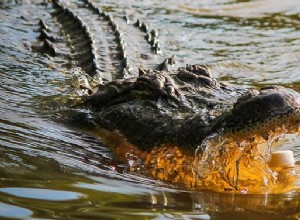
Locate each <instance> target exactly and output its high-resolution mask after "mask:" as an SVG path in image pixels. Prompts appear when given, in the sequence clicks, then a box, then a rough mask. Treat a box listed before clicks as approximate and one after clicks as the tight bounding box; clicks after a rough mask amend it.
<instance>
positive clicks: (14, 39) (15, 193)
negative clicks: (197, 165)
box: [0, 0, 300, 219]
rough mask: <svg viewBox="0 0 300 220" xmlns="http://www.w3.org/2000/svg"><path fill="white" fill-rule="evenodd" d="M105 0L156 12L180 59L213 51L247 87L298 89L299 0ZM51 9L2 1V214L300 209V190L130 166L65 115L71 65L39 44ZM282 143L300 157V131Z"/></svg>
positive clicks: (287, 212) (218, 215) (198, 59)
mask: <svg viewBox="0 0 300 220" xmlns="http://www.w3.org/2000/svg"><path fill="white" fill-rule="evenodd" d="M3 2H4V1H1V3H3ZM96 4H97V5H99V6H101V7H102V8H103V9H104V10H106V11H109V12H110V13H112V14H113V15H114V16H116V17H118V16H120V15H123V14H124V11H129V12H130V13H134V14H135V15H136V16H137V17H140V18H142V19H145V20H147V22H148V23H149V24H150V25H151V27H156V28H158V29H159V33H160V41H161V45H162V50H163V52H164V54H165V55H172V54H175V55H176V57H177V59H178V62H179V64H182V65H183V64H185V63H205V64H207V65H209V67H210V68H211V71H212V73H213V75H214V76H215V77H217V78H219V79H221V80H224V81H228V82H230V83H233V84H239V85H242V86H244V87H261V86H263V85H269V84H279V85H284V86H288V87H291V88H293V89H295V90H297V91H298V92H300V84H299V80H300V75H299V74H298V71H299V69H300V63H299V55H300V46H299V45H300V44H299V43H300V39H299V36H300V17H299V12H300V3H299V2H298V1H297V0H289V1H284V2H282V1H279V0H278V1H277V0H273V1H271V0H259V1H253V2H252V1H233V0H232V1H230V0H216V1H201V2H197V1H191V0H186V1H170V0H165V1H158V0H157V1H151V2H149V1H143V0H141V1H131V0H126V1H101V2H96ZM38 7H41V8H42V7H43V6H41V5H40V6H38ZM43 16H48V14H46V13H45V12H44V11H43V10H36V6H34V5H30V4H26V2H25V3H24V4H23V5H14V6H10V7H6V8H1V9H0V26H1V28H0V44H1V45H0V155H1V157H0V218H3V219H7V218H17V219H54V218H55V219H232V218H234V219H253V218H257V219H290V218H294V219H298V218H299V216H300V195H299V193H288V194H284V195H234V194H217V193H212V192H205V191H203V192H202V191H198V192H194V191H186V190H184V189H180V188H178V187H175V186H172V185H168V184H166V183H162V182H160V181H155V180H151V179H149V178H146V177H144V176H142V175H139V174H136V173H130V172H126V168H125V165H124V164H122V163H121V162H119V161H114V160H113V159H112V152H111V151H110V149H109V148H107V147H106V146H105V145H104V144H102V143H101V140H99V138H97V137H95V136H93V135H91V134H90V133H89V132H88V131H87V130H86V129H85V128H84V127H81V126H75V125H74V124H69V123H68V122H67V121H66V120H64V117H63V115H62V114H61V112H62V111H61V110H64V109H66V108H68V103H69V102H68V98H69V97H70V95H71V94H74V90H75V89H74V87H73V86H72V76H71V74H70V73H68V69H64V68H63V67H61V66H60V65H58V64H56V63H55V62H54V61H53V60H51V59H47V58H46V57H44V56H43V55H41V54H38V53H34V52H31V49H30V48H31V47H30V45H31V44H32V43H34V42H36V39H37V37H38V34H39V33H38V32H35V31H34V30H35V28H37V27H38V26H37V23H38V19H39V18H40V17H43ZM282 143H283V145H282V146H281V148H283V149H293V151H294V154H295V156H296V160H298V161H299V160H300V148H299V145H300V141H299V138H298V139H297V138H295V137H288V138H287V139H284V140H282Z"/></svg>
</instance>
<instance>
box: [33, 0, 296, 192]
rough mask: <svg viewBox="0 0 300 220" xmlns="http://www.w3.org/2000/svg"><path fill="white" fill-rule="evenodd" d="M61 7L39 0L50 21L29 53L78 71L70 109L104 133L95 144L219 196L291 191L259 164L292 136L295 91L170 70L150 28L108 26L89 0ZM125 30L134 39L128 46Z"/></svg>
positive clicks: (108, 19)
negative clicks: (82, 112)
mask: <svg viewBox="0 0 300 220" xmlns="http://www.w3.org/2000/svg"><path fill="white" fill-rule="evenodd" d="M70 2H71V3H68V4H65V3H64V2H60V1H59V0H56V1H54V2H53V3H46V5H47V6H46V7H47V8H49V7H50V9H48V10H49V11H50V15H51V16H50V17H51V18H48V19H47V21H45V19H44V18H41V19H40V21H39V24H38V26H39V31H40V36H39V39H38V44H36V45H34V46H33V50H34V51H36V52H39V53H43V54H45V56H47V57H50V58H51V57H54V58H55V59H57V60H59V61H60V65H62V66H65V67H66V68H68V69H71V70H72V68H73V67H74V66H75V67H79V69H74V72H76V74H77V75H80V76H81V77H83V80H82V81H81V83H80V91H81V95H82V102H81V103H79V104H78V103H77V104H76V105H75V107H74V108H77V107H80V108H84V109H87V110H88V111H89V112H90V114H91V118H89V119H88V120H90V121H91V122H92V124H94V125H95V126H97V128H98V129H99V130H101V131H102V130H103V131H104V133H102V136H103V142H105V143H106V144H107V145H109V146H110V147H111V148H112V149H113V151H114V152H115V154H116V156H117V157H118V158H120V159H122V160H123V161H124V162H128V164H129V165H130V168H131V170H133V171H134V172H141V173H143V174H144V175H149V176H151V177H154V178H156V179H159V180H163V181H166V182H172V183H176V184H178V185H183V186H184V187H188V188H193V189H211V190H215V191H221V192H224V191H234V192H255V193H257V192H258V193H261V192H272V193H274V192H283V191H286V190H290V189H291V188H292V187H293V183H295V181H296V180H295V179H296V176H295V175H294V174H290V176H289V179H290V182H287V181H284V182H283V179H284V178H279V177H278V176H280V175H279V174H280V172H281V171H278V170H274V169H273V168H271V167H269V166H268V161H269V160H270V154H271V153H270V149H271V144H272V143H273V142H274V141H276V140H278V138H280V137H281V136H282V135H284V134H286V133H292V134H294V133H297V132H298V124H299V122H300V94H299V93H298V92H296V91H294V90H292V89H289V88H284V87H282V86H266V87H263V88H261V89H259V90H256V89H245V88H243V87H239V86H237V85H229V84H227V83H225V82H219V81H218V80H217V79H215V78H214V77H213V76H212V74H211V73H210V70H209V68H208V67H207V66H205V65H201V64H195V65H186V66H185V67H179V68H177V69H176V68H172V67H171V66H172V65H173V64H174V62H175V60H174V57H172V56H171V57H170V58H166V59H163V61H162V62H161V63H159V62H157V60H158V59H161V58H162V54H163V53H161V51H162V49H161V46H160V43H159V39H158V31H156V30H150V29H149V25H148V24H146V23H145V22H141V21H140V20H138V21H137V22H132V19H131V17H130V16H124V19H123V20H121V19H120V18H119V22H123V23H124V25H123V26H124V27H123V26H118V24H117V22H116V21H115V20H114V18H113V17H112V16H111V15H110V14H109V13H107V12H105V11H103V10H101V8H99V7H98V6H97V5H95V4H94V3H93V2H91V1H90V0H84V1H78V2H76V4H75V3H72V1H70ZM49 5H50V6H49ZM93 21H94V22H98V24H99V25H97V26H96V25H92V24H93V23H91V22H93ZM47 22H48V23H47ZM126 31H127V32H126ZM126 33H127V35H126ZM132 33H137V36H136V37H135V39H134V40H131V41H130V34H132ZM124 35H126V36H127V39H126V40H127V43H126V42H125V38H126V36H125V37H124ZM128 36H129V37H128ZM139 36H140V37H139ZM128 39H129V40H128ZM136 41H138V42H139V44H138V47H137V48H136V49H134V46H136V45H134V44H135V43H136ZM126 44H127V45H129V46H130V48H129V46H128V47H126ZM132 45H133V46H132ZM128 48H129V49H130V50H128ZM149 51H150V55H147V54H149ZM61 58H63V59H61ZM51 59H52V58H51ZM55 59H54V60H55ZM61 60H63V62H62V61H61ZM291 173H292V172H291ZM289 183H290V185H289Z"/></svg>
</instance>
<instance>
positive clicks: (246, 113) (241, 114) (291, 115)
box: [222, 86, 300, 137]
mask: <svg viewBox="0 0 300 220" xmlns="http://www.w3.org/2000/svg"><path fill="white" fill-rule="evenodd" d="M299 122H300V94H299V93H298V92H296V91H294V90H292V89H288V88H284V87H281V86H268V87H264V88H262V89H261V90H260V91H257V90H252V91H249V92H248V93H247V94H246V95H244V96H242V97H241V98H239V99H238V100H237V102H236V103H235V104H234V106H233V109H232V111H231V112H230V113H228V114H226V115H225V116H224V117H223V119H222V127H223V128H224V130H225V131H227V132H229V133H233V134H236V133H240V134H241V135H243V136H244V137H245V136H247V135H251V134H266V133H268V132H269V131H270V130H274V129H275V128H276V127H282V126H285V127H290V126H295V125H298V123H299Z"/></svg>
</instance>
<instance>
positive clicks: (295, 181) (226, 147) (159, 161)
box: [145, 125, 300, 193]
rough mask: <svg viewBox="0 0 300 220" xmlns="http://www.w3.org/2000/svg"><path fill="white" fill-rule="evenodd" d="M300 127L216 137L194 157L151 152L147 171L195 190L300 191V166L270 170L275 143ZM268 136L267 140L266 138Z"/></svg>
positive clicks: (172, 150)
mask: <svg viewBox="0 0 300 220" xmlns="http://www.w3.org/2000/svg"><path fill="white" fill-rule="evenodd" d="M285 134H297V135H299V132H298V126H296V125H293V126H288V127H287V126H282V127H277V128H276V129H273V130H272V131H269V132H267V134H263V133H262V134H259V135H258V134H254V135H249V134H248V135H247V136H246V138H244V137H242V136H241V134H239V135H237V136H236V137H235V136H234V135H233V134H232V133H230V134H228V133H227V134H224V133H223V134H218V135H213V136H212V137H211V138H208V140H207V141H206V142H205V145H206V149H205V151H204V152H203V153H200V154H197V152H196V154H195V155H191V154H187V153H186V152H183V151H182V150H180V149H179V148H178V147H174V146H169V145H164V146H161V147H159V148H155V149H154V150H153V151H152V152H150V153H149V155H148V157H147V160H146V162H145V166H146V169H147V170H148V171H149V172H150V174H151V175H152V176H154V177H155V178H157V179H160V180H165V181H169V182H173V183H176V184H180V185H184V186H185V187H188V188H191V189H205V190H213V191H217V192H235V193H285V192H289V191H292V190H296V189H298V190H299V188H300V167H299V166H294V167H285V168H283V167H277V168H274V167H270V166H269V164H268V163H269V161H270V158H271V145H272V143H274V142H276V141H278V140H280V138H281V137H283V136H284V135H285ZM266 136H268V138H267V140H266V139H265V138H266Z"/></svg>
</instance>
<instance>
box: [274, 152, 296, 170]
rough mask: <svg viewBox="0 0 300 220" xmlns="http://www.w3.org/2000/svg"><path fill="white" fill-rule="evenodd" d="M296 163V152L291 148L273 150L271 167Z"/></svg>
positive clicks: (285, 166) (288, 165) (289, 165)
mask: <svg viewBox="0 0 300 220" xmlns="http://www.w3.org/2000/svg"><path fill="white" fill-rule="evenodd" d="M294 165H295V158H294V154H293V152H292V151H291V150H283V151H275V152H272V156H271V160H270V162H269V166H270V167H283V168H287V167H292V166H294Z"/></svg>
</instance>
